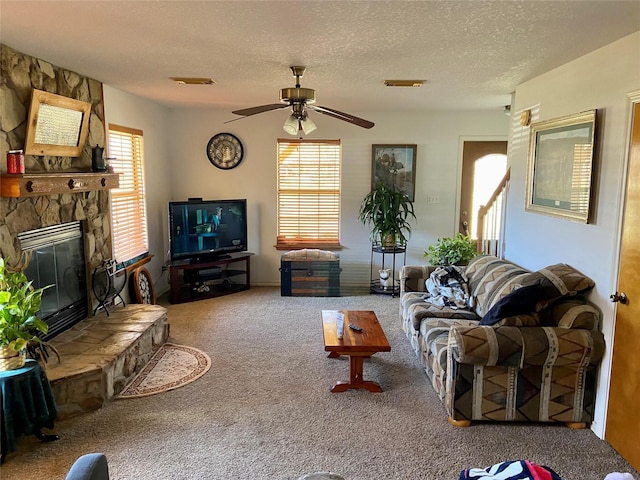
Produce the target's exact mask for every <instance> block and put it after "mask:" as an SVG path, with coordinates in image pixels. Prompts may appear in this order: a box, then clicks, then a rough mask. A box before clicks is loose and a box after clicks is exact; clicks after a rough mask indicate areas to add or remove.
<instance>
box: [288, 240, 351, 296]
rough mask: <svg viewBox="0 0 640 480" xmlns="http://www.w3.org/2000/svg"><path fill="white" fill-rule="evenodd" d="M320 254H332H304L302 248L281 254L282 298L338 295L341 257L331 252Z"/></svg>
mask: <svg viewBox="0 0 640 480" xmlns="http://www.w3.org/2000/svg"><path fill="white" fill-rule="evenodd" d="M299 252H303V253H299ZM320 252H323V251H320ZM323 253H328V254H331V255H330V256H328V255H313V254H311V255H306V256H305V255H304V251H302V250H298V251H296V252H291V254H284V255H283V256H282V258H281V260H280V294H281V295H282V296H283V297H339V296H340V271H341V269H340V259H339V257H338V256H337V255H336V254H334V253H332V252H323Z"/></svg>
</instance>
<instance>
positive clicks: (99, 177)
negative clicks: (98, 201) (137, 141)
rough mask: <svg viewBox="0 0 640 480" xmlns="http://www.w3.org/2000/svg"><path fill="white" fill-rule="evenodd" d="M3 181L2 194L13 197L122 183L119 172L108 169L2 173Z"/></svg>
mask: <svg viewBox="0 0 640 480" xmlns="http://www.w3.org/2000/svg"><path fill="white" fill-rule="evenodd" d="M0 181H1V182H0V197H11V198H20V197H36V196H40V195H56V194H60V193H79V192H90V191H93V190H109V189H111V188H118V186H119V185H120V179H119V174H118V173H109V172H56V173H22V174H20V173H3V174H2V176H1V177H0Z"/></svg>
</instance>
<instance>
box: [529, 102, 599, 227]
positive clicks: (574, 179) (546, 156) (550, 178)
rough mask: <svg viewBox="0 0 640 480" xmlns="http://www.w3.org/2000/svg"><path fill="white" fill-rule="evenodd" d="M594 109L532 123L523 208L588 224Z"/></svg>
mask: <svg viewBox="0 0 640 480" xmlns="http://www.w3.org/2000/svg"><path fill="white" fill-rule="evenodd" d="M595 128H596V110H589V111H586V112H581V113H578V114H575V115H568V116H566V117H560V118H556V119H552V120H546V121H542V122H536V123H533V124H531V134H530V137H529V159H528V168H527V193H526V195H527V198H526V206H525V209H526V210H527V211H529V212H536V213H542V214H545V215H551V216H554V217H559V218H564V219H567V220H572V221H575V222H580V223H589V215H590V206H591V196H592V188H591V187H592V182H593V175H592V173H593V152H594V139H595Z"/></svg>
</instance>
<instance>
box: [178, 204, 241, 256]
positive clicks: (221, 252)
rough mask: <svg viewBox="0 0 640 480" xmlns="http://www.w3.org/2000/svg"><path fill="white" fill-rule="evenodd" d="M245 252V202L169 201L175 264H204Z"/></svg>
mask: <svg viewBox="0 0 640 480" xmlns="http://www.w3.org/2000/svg"><path fill="white" fill-rule="evenodd" d="M246 250H247V201H246V199H238V200H202V199H200V198H197V199H189V200H188V201H181V202H169V253H170V256H171V261H172V262H173V261H178V260H186V261H191V262H204V261H208V260H215V259H216V258H221V257H225V256H227V257H228V256H229V254H230V253H232V252H244V251H246Z"/></svg>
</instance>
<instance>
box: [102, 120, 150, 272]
mask: <svg viewBox="0 0 640 480" xmlns="http://www.w3.org/2000/svg"><path fill="white" fill-rule="evenodd" d="M108 152H109V165H110V166H111V167H113V171H114V172H115V173H119V174H120V187H119V188H114V189H112V190H111V229H112V234H113V255H114V258H115V259H116V260H117V261H118V262H119V263H123V262H127V261H129V260H132V259H134V258H136V257H139V256H141V255H144V254H146V253H147V252H148V251H149V239H148V235H147V211H146V206H145V197H144V172H143V160H144V151H143V141H142V131H141V130H136V129H133V128H128V127H121V126H119V125H113V124H109V149H108Z"/></svg>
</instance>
